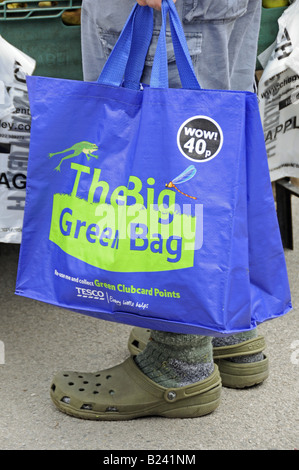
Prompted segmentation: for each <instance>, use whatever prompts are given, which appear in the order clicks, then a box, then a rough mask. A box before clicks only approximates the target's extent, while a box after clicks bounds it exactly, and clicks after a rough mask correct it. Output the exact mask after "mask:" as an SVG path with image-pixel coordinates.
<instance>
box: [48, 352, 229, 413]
mask: <svg viewBox="0 0 299 470" xmlns="http://www.w3.org/2000/svg"><path fill="white" fill-rule="evenodd" d="M50 395H51V399H52V401H53V403H54V404H55V405H56V407H57V408H58V409H59V410H60V411H63V412H64V413H67V414H69V415H72V416H75V417H76V418H82V419H91V420H107V421H112V420H113V421H117V420H129V419H134V418H140V417H146V416H163V417H166V418H196V417H199V416H203V415H206V414H209V413H211V412H212V411H214V410H215V409H216V408H217V407H218V405H219V403H220V395H221V379H220V375H219V371H218V367H217V365H215V369H214V371H213V373H212V374H211V375H210V376H209V377H208V378H206V379H205V380H202V381H200V382H197V383H194V384H191V385H187V386H184V387H180V388H165V387H162V386H160V385H158V384H156V383H155V382H153V381H152V380H150V379H149V378H148V377H147V376H146V375H144V374H143V372H141V370H140V369H139V368H138V366H137V365H136V364H135V361H134V359H133V358H132V357H129V358H128V359H127V360H126V361H125V362H123V363H122V364H119V365H117V366H115V367H112V368H110V369H106V370H103V371H100V372H96V373H79V372H60V373H58V374H57V375H56V376H55V377H54V379H53V382H52V385H51V390H50Z"/></svg>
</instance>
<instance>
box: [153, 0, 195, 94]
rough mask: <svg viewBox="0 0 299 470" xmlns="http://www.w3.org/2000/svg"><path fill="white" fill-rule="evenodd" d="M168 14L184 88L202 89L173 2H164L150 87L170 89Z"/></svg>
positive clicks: (169, 0)
mask: <svg viewBox="0 0 299 470" xmlns="http://www.w3.org/2000/svg"><path fill="white" fill-rule="evenodd" d="M167 13H169V20H170V28H171V37H172V43H173V49H174V54H175V59H176V64H177V68H178V71H179V75H180V79H181V83H182V87H183V88H185V89H195V90H198V89H201V87H200V85H199V83H198V80H197V78H196V75H195V72H194V68H193V64H192V59H191V57H190V53H189V49H188V45H187V41H186V38H185V33H184V30H183V27H182V23H181V20H180V18H179V15H178V12H177V9H176V7H175V5H174V2H173V1H172V0H162V26H161V31H160V35H159V39H158V44H157V50H156V54H155V57H154V63H153V69H152V75H151V82H150V86H151V87H152V88H168V64H167V48H166V18H167Z"/></svg>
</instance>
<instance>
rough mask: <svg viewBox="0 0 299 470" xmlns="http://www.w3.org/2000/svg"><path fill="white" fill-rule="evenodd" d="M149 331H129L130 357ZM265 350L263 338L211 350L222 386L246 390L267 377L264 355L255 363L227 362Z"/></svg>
mask: <svg viewBox="0 0 299 470" xmlns="http://www.w3.org/2000/svg"><path fill="white" fill-rule="evenodd" d="M149 337H150V330H148V329H144V328H139V327H134V328H132V330H131V333H130V337H129V342H128V348H129V351H130V353H131V354H132V355H136V354H138V353H140V352H141V351H142V350H143V349H144V348H145V346H146V343H147V342H148V341H149ZM265 348H266V342H265V338H264V337H263V336H257V337H256V338H252V339H249V340H247V341H243V342H242V343H238V344H233V345H229V346H219V347H214V348H213V358H214V361H215V363H216V364H217V365H218V368H219V372H220V375H221V380H222V385H223V386H224V387H229V388H246V387H252V386H253V385H257V384H259V383H261V382H263V381H264V380H266V379H267V377H268V376H269V360H268V358H267V356H266V355H265V354H263V356H264V359H263V360H261V361H257V362H246V363H242V364H239V363H236V362H231V361H229V360H227V359H228V358H231V357H240V356H249V355H252V354H257V353H260V352H262V351H263V350H264V349H265Z"/></svg>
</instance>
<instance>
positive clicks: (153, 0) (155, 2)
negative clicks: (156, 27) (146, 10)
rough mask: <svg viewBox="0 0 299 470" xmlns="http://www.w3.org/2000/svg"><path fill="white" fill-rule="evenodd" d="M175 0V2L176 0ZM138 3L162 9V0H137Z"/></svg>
mask: <svg viewBox="0 0 299 470" xmlns="http://www.w3.org/2000/svg"><path fill="white" fill-rule="evenodd" d="M173 1H174V3H175V2H176V0H173ZM137 3H138V4H139V5H141V6H142V7H146V6H148V7H151V8H154V9H155V10H161V3H162V0H137Z"/></svg>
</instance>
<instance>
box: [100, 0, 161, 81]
mask: <svg viewBox="0 0 299 470" xmlns="http://www.w3.org/2000/svg"><path fill="white" fill-rule="evenodd" d="M153 23H154V20H153V9H152V8H149V7H140V6H139V5H138V4H137V3H136V5H135V6H134V7H133V9H132V11H131V13H130V15H129V17H128V19H127V21H126V23H125V26H124V27H123V29H122V32H121V34H120V36H119V38H118V40H117V42H116V44H115V46H114V48H113V50H112V52H111V54H110V55H109V57H108V59H107V61H106V63H105V65H104V67H103V70H102V72H101V74H100V76H99V78H98V80H97V82H98V83H100V84H101V85H110V86H117V87H119V86H121V85H122V84H124V86H125V87H127V88H133V89H139V88H140V79H141V75H142V72H143V68H144V63H145V58H146V55H147V51H148V48H149V45H150V42H151V39H152V35H153Z"/></svg>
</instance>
